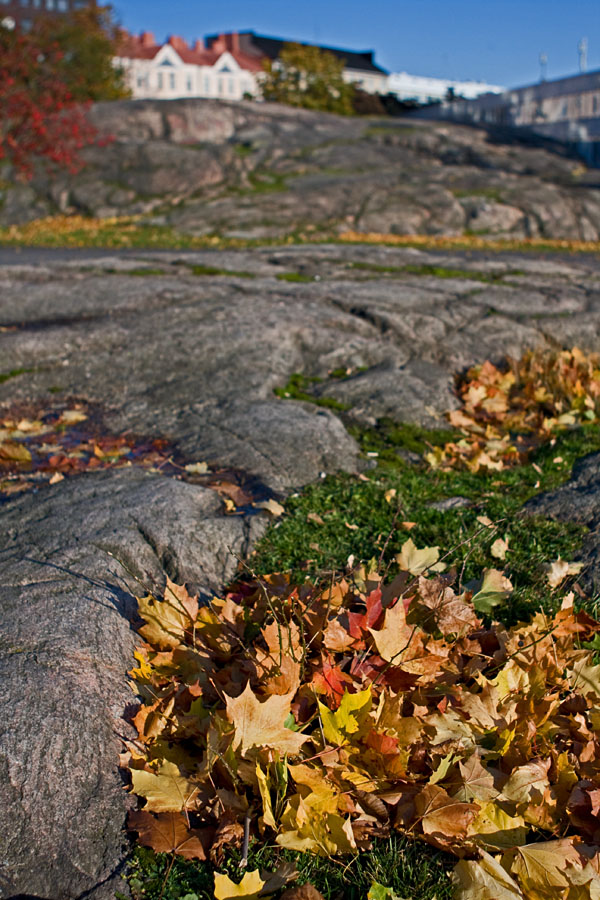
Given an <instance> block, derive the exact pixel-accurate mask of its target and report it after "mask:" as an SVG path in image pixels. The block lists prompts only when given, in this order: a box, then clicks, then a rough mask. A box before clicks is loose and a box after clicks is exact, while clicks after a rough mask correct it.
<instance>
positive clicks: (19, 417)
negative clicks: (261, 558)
mask: <svg viewBox="0 0 600 900" xmlns="http://www.w3.org/2000/svg"><path fill="white" fill-rule="evenodd" d="M125 466H137V467H139V468H142V469H146V470H147V471H148V472H151V473H155V474H160V475H164V476H167V477H170V478H177V479H179V480H181V481H187V482H190V483H192V484H200V485H202V486H203V487H207V488H210V489H211V490H214V491H217V492H218V493H219V494H220V496H221V497H222V499H223V502H224V504H225V511H226V512H227V513H231V514H238V515H239V514H244V515H247V514H249V513H256V512H258V511H259V509H260V507H258V504H261V503H265V502H267V503H268V501H270V500H271V501H272V498H273V493H272V492H271V491H269V489H268V488H267V487H266V486H265V485H264V484H263V483H262V482H261V481H260V480H259V479H257V478H255V477H253V476H250V475H248V474H246V473H245V472H242V471H240V470H237V469H230V468H217V467H214V466H209V465H207V464H206V463H205V462H203V461H197V460H190V459H189V458H186V457H185V456H183V454H181V453H180V451H179V450H178V448H177V445H176V444H175V443H174V442H173V441H171V440H169V439H168V438H163V437H147V436H142V435H137V434H132V433H129V432H125V433H122V434H114V433H112V432H110V431H109V430H108V429H107V427H106V425H105V424H104V413H103V410H102V408H101V407H100V405H99V404H94V403H89V402H88V401H86V400H82V399H79V398H69V399H62V400H61V401H60V402H58V401H57V402H54V403H52V402H51V403H47V402H46V403H44V404H41V403H19V404H14V405H12V406H9V407H5V408H4V409H3V410H0V503H1V502H2V501H6V500H8V499H9V498H10V497H12V496H14V495H15V494H20V493H23V492H25V491H37V490H39V489H40V488H42V487H43V486H45V485H47V484H57V483H58V482H60V481H63V480H64V479H65V478H72V477H74V476H76V475H82V474H86V473H91V472H95V471H100V470H103V469H115V468H123V467H125ZM275 506H277V504H275ZM257 507H258V508H257ZM267 508H268V507H267Z"/></svg>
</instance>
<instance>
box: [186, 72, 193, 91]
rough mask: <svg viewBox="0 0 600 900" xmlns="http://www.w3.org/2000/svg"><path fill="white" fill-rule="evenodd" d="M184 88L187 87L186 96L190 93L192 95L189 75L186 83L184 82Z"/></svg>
mask: <svg viewBox="0 0 600 900" xmlns="http://www.w3.org/2000/svg"><path fill="white" fill-rule="evenodd" d="M186 86H187V92H188V94H191V93H192V78H191V76H190V75H188V78H187V81H186Z"/></svg>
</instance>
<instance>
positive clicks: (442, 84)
mask: <svg viewBox="0 0 600 900" xmlns="http://www.w3.org/2000/svg"><path fill="white" fill-rule="evenodd" d="M504 90H505V89H504V88H503V87H500V86H499V85H497V84H486V83H485V82H483V81H452V80H449V79H446V78H428V77H426V76H422V75H409V74H408V72H392V73H391V74H390V76H389V78H388V81H387V92H388V93H390V94H393V95H394V96H395V97H397V98H398V100H403V101H411V100H412V101H414V102H415V103H418V104H427V103H439V102H441V101H442V100H446V99H447V98H448V96H449V95H454V96H455V97H465V98H466V99H467V100H471V99H473V98H474V97H479V96H480V95H481V94H501V93H502V91H504Z"/></svg>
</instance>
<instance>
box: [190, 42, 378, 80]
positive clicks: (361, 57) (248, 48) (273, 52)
mask: <svg viewBox="0 0 600 900" xmlns="http://www.w3.org/2000/svg"><path fill="white" fill-rule="evenodd" d="M239 37H240V47H241V49H242V50H243V51H244V52H245V53H252V52H254V53H257V54H261V55H263V56H267V57H268V58H269V59H277V57H278V56H279V54H280V52H281V49H282V48H283V47H284V46H285V44H290V43H294V44H300V45H301V46H302V47H318V48H319V50H326V51H327V52H328V53H332V54H333V56H336V57H337V58H338V59H341V60H342V62H343V63H344V65H345V67H346V68H348V69H358V70H360V71H362V72H376V73H377V74H379V75H387V74H388V73H387V71H386V70H385V69H382V68H381V66H378V65H377V64H376V63H375V62H374V60H373V56H374V51H373V50H364V51H361V52H357V51H355V50H343V49H341V48H339V47H324V46H323V45H322V44H309V43H307V42H306V41H290V40H283V39H282V38H273V37H267V36H266V35H263V34H255V32H254V31H240V32H239ZM218 38H219V35H217V34H211V35H206V38H205V40H206V45H207V47H210V46H211V44H212V43H213V42H214V41H216V40H218Z"/></svg>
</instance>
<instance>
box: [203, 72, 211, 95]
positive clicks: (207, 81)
mask: <svg viewBox="0 0 600 900" xmlns="http://www.w3.org/2000/svg"><path fill="white" fill-rule="evenodd" d="M204 93H205V94H207V95H208V94H210V78H209V77H208V75H206V76H205V78H204Z"/></svg>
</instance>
